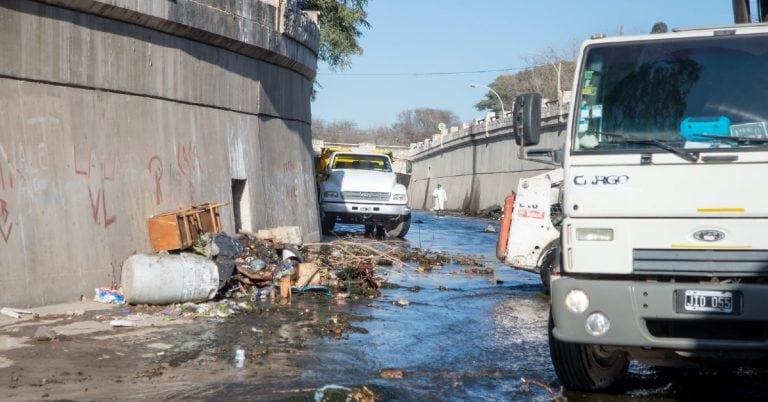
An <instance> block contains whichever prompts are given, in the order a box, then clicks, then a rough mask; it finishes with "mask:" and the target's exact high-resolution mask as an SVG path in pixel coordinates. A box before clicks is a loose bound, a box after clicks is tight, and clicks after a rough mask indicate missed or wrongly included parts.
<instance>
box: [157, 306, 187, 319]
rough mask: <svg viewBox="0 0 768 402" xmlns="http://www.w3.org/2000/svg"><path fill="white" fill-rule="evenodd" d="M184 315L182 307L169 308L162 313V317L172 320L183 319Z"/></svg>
mask: <svg viewBox="0 0 768 402" xmlns="http://www.w3.org/2000/svg"><path fill="white" fill-rule="evenodd" d="M182 313H183V311H182V309H181V308H180V307H167V308H164V309H163V311H161V314H162V315H164V316H166V317H170V318H179V317H181V314H182Z"/></svg>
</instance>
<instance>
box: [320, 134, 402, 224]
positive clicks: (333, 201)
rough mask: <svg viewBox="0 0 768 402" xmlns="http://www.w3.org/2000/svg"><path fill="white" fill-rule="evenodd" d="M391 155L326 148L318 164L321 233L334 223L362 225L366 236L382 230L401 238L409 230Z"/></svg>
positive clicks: (400, 186)
mask: <svg viewBox="0 0 768 402" xmlns="http://www.w3.org/2000/svg"><path fill="white" fill-rule="evenodd" d="M391 155H392V153H391V152H353V151H349V150H339V149H334V148H326V149H324V150H323V152H322V154H321V156H320V159H319V160H318V165H317V172H318V191H319V197H318V198H319V200H320V217H321V225H322V230H323V232H324V233H330V232H332V231H333V229H334V226H335V225H336V223H355V224H363V225H365V228H366V233H371V232H372V231H373V229H374V228H375V227H376V226H380V227H383V228H384V229H385V230H386V231H387V235H388V236H390V237H401V238H402V237H404V236H405V235H406V233H408V229H409V228H410V226H411V208H410V207H409V206H408V194H407V191H406V187H405V185H403V184H401V183H398V179H397V175H396V174H395V173H394V172H393V170H392V160H391Z"/></svg>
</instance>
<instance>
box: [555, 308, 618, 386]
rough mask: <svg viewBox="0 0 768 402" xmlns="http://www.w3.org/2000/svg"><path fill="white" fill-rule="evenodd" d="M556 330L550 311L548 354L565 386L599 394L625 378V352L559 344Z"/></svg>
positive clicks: (597, 347)
mask: <svg viewBox="0 0 768 402" xmlns="http://www.w3.org/2000/svg"><path fill="white" fill-rule="evenodd" d="M554 327H555V325H554V321H553V319H552V313H551V312H550V313H549V354H550V356H551V357H552V365H554V366H555V372H556V373H557V377H558V378H560V382H561V383H562V384H563V386H565V387H566V388H568V389H572V390H577V391H596V390H601V389H606V388H608V387H610V386H611V385H613V384H614V383H615V382H616V381H617V380H619V379H621V378H623V377H624V375H625V374H626V372H627V367H628V365H629V360H628V359H627V354H626V353H625V352H622V351H619V350H606V349H605V348H604V347H602V346H598V345H585V344H579V343H567V342H562V341H559V340H557V339H556V338H555V337H554V335H552V329H553V328H554Z"/></svg>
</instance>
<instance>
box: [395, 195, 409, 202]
mask: <svg viewBox="0 0 768 402" xmlns="http://www.w3.org/2000/svg"><path fill="white" fill-rule="evenodd" d="M392 201H408V196H407V195H405V194H395V195H393V196H392Z"/></svg>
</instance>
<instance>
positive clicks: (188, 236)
mask: <svg viewBox="0 0 768 402" xmlns="http://www.w3.org/2000/svg"><path fill="white" fill-rule="evenodd" d="M222 205H226V204H215V203H210V202H209V203H205V204H200V205H195V206H192V207H189V208H182V209H179V210H177V211H172V212H164V213H161V214H158V215H155V216H153V217H151V218H149V219H148V220H147V226H148V227H149V240H150V242H151V243H152V250H153V251H154V252H158V251H163V250H166V251H172V250H183V249H185V248H189V247H191V246H192V244H194V243H195V242H196V241H197V240H198V239H200V235H201V234H202V233H219V232H221V217H220V215H219V207H221V206H222Z"/></svg>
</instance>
